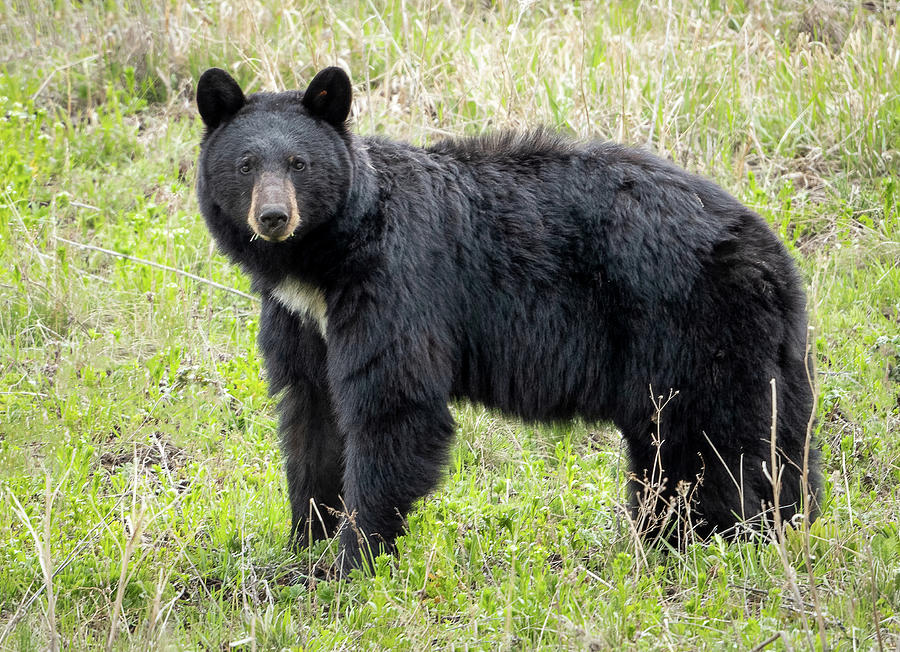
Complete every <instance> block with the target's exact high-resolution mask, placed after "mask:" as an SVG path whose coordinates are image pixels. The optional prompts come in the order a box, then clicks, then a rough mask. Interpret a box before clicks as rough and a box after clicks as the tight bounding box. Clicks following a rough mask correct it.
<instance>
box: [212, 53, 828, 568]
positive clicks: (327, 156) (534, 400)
mask: <svg viewBox="0 0 900 652" xmlns="http://www.w3.org/2000/svg"><path fill="white" fill-rule="evenodd" d="M335 70H337V69H326V70H325V71H323V72H322V73H320V74H319V75H318V76H317V78H316V80H314V81H313V82H312V84H311V86H310V88H311V89H315V90H316V91H317V94H316V96H315V97H312V98H308V97H307V95H308V94H309V91H308V92H307V95H304V94H303V93H298V92H286V93H276V94H267V93H257V94H254V95H251V96H249V97H248V98H246V99H244V98H243V94H241V98H242V99H243V101H242V102H240V105H239V106H235V102H234V99H235V97H236V94H235V93H234V89H233V87H232V86H231V85H230V84H228V83H227V82H225V81H223V79H222V77H221V74H224V73H221V71H219V72H217V73H215V74H214V75H213V76H212V80H211V83H209V84H205V83H204V79H207V77H208V76H210V74H211V73H206V74H205V75H204V77H203V78H202V79H201V82H200V87H199V88H198V99H199V98H203V99H202V102H201V103H200V108H201V113H202V115H203V117H204V120H205V121H206V124H207V126H208V129H207V132H206V134H205V136H204V138H203V142H202V147H201V153H200V162H199V177H198V184H197V188H198V194H199V199H200V206H201V209H202V211H203V215H204V217H205V218H206V221H207V224H208V226H209V228H210V230H211V232H212V233H213V235H214V237H215V239H216V241H217V242H218V244H219V246H220V247H221V249H222V250H223V251H224V252H225V253H226V254H227V255H228V256H230V257H231V259H232V260H234V261H235V262H237V263H239V264H240V265H242V266H243V268H244V269H245V270H246V271H247V273H249V274H250V275H251V276H252V278H253V283H254V287H255V289H256V291H258V292H259V293H260V295H261V296H262V302H263V307H262V320H261V330H260V337H259V343H260V346H261V348H262V351H263V354H264V356H265V361H266V366H267V369H268V372H269V376H270V382H271V387H272V391H273V392H281V391H283V394H282V398H281V435H282V442H283V448H284V454H285V459H286V470H287V476H288V486H289V493H290V499H291V507H292V510H293V531H294V535H295V536H296V537H297V541H298V542H299V543H300V544H301V545H304V544H306V543H307V542H308V541H309V540H310V536H311V537H312V538H313V539H316V538H320V537H322V536H325V535H330V534H332V533H333V532H334V530H335V528H336V527H337V526H338V524H339V523H338V519H337V518H335V517H334V516H333V515H332V513H331V512H329V511H328V510H327V509H326V507H331V508H335V509H345V508H346V510H348V511H349V513H350V514H351V519H350V520H351V521H352V524H353V527H348V528H345V529H344V530H343V532H342V534H341V546H342V549H343V550H344V552H345V553H346V555H347V560H348V561H349V562H350V564H351V565H359V564H360V562H361V560H362V559H363V557H364V554H365V551H364V548H365V547H364V546H361V545H360V541H361V538H360V537H359V536H358V535H364V536H365V537H367V538H368V540H369V542H370V544H373V543H379V542H380V543H383V544H384V548H385V549H387V550H390V548H391V546H392V544H393V542H394V539H395V537H396V536H397V535H398V533H399V532H400V531H401V529H402V526H403V519H404V515H405V514H406V513H407V512H408V511H409V509H410V508H411V507H412V505H413V503H414V502H415V501H416V500H417V499H419V498H421V497H422V496H424V495H425V494H426V493H428V492H429V491H430V490H431V489H432V488H433V487H434V486H435V484H436V483H437V482H438V480H439V478H440V475H441V472H442V469H443V467H444V463H445V461H446V457H447V451H448V448H449V447H450V445H451V442H452V438H453V433H454V423H453V419H452V417H451V415H450V412H449V410H448V408H447V403H448V401H449V400H450V399H453V398H457V397H466V398H469V399H471V400H474V401H478V402H480V403H483V404H485V405H487V406H491V407H495V408H499V409H501V410H504V411H506V412H509V413H511V414H515V415H518V416H520V417H522V418H525V419H533V420H556V419H566V418H571V417H574V416H576V415H577V416H581V417H584V418H585V419H588V420H607V421H612V422H613V423H614V424H615V425H616V426H617V427H618V428H619V429H620V430H621V431H622V434H623V436H624V437H625V441H626V442H627V446H628V452H629V457H630V460H631V470H632V473H633V479H632V481H631V482H630V489H631V496H632V504H633V508H634V514H635V516H636V517H637V518H638V520H639V527H640V528H641V530H642V531H643V532H644V533H646V534H651V535H652V534H655V533H657V532H658V531H659V530H660V528H661V527H662V521H663V520H664V519H662V518H661V517H664V516H665V514H666V513H671V511H669V512H667V510H671V508H675V512H674V513H675V515H676V516H678V515H680V516H681V517H682V518H688V517H689V519H690V522H691V524H692V525H693V526H695V531H696V532H698V533H699V534H700V535H708V534H710V533H712V532H726V533H728V532H732V533H733V532H734V529H733V528H734V526H735V524H736V522H738V521H740V520H741V519H742V518H743V519H748V520H750V521H751V522H752V521H753V520H754V519H758V517H759V514H760V513H761V512H762V511H764V510H767V509H771V504H772V502H773V491H772V483H771V482H770V480H769V479H768V477H767V474H770V473H771V457H770V448H769V440H770V425H771V413H772V407H771V405H772V394H771V387H770V379H774V380H775V386H776V389H777V408H778V419H777V443H778V451H779V454H778V461H777V465H778V467H780V472H781V486H780V501H779V502H780V505H781V506H782V510H781V516H782V518H784V519H789V518H791V517H792V516H793V515H795V514H796V513H797V511H798V507H799V505H800V504H801V500H802V492H801V479H800V478H801V473H800V471H799V467H801V466H802V464H803V455H804V442H805V435H806V428H807V422H808V420H809V418H810V412H811V410H812V407H813V395H812V392H811V389H810V384H809V381H808V377H807V373H808V372H807V364H808V360H807V355H806V323H807V322H806V312H805V299H804V294H803V290H802V287H801V283H800V280H799V278H798V275H797V272H796V270H795V267H794V265H793V264H792V262H791V259H790V257H789V255H788V254H787V252H786V251H785V249H784V247H783V246H782V244H781V243H780V242H779V241H778V239H777V238H776V237H775V235H774V234H773V233H772V231H771V230H770V229H769V227H768V226H767V225H766V223H765V222H764V221H763V220H762V219H761V218H760V217H759V216H758V215H756V214H754V213H753V212H751V211H750V210H748V209H747V208H745V207H744V206H742V205H741V204H740V203H738V202H737V201H735V200H734V199H733V198H732V197H730V196H729V195H728V194H726V193H725V192H724V191H722V190H721V189H720V188H718V187H717V186H716V185H714V184H713V183H711V182H709V181H707V180H704V179H702V178H699V177H696V176H693V175H690V174H688V173H686V172H685V171H683V170H681V169H679V168H676V167H674V166H673V165H671V164H669V163H667V162H665V161H662V160H660V159H658V158H656V157H654V156H651V155H649V154H646V153H642V152H640V151H635V150H631V149H627V148H624V147H621V146H618V145H613V144H609V143H589V144H575V143H572V142H569V141H567V140H564V139H562V138H560V137H558V136H554V135H551V134H548V133H546V132H544V131H537V132H534V133H531V134H526V135H510V134H502V135H496V136H489V137H483V138H474V139H466V140H449V141H446V142H442V143H438V144H436V145H434V146H433V147H430V148H427V149H421V148H418V147H413V146H411V145H407V144H404V143H397V142H392V141H388V140H383V139H378V138H361V137H358V136H356V135H353V134H352V133H350V132H349V131H348V130H347V129H346V128H345V124H344V123H345V120H346V117H347V113H348V111H349V101H350V85H349V80H348V79H347V77H346V75H345V74H344V73H343V72H342V71H340V73H339V74H338V73H337V72H335ZM234 86H235V87H236V84H235V85H234ZM218 89H224V91H219V90H218ZM322 89H325V90H327V91H328V92H327V93H325V94H324V95H323V94H321V92H320V91H321V90H322ZM217 93H218V95H217ZM217 100H218V101H217ZM311 108H312V110H311ZM208 116H213V117H212V119H210V118H209V117H208ZM248 152H250V153H252V154H253V155H254V156H257V157H259V158H261V159H262V161H263V163H264V165H265V166H268V167H267V169H269V170H284V169H285V164H284V161H286V160H293V158H292V157H302V159H303V160H304V161H306V162H307V165H306V167H305V169H304V170H302V171H300V172H296V171H289V172H283V174H285V175H291V176H290V177H289V178H290V180H291V182H292V183H293V184H294V188H295V189H296V197H297V205H298V207H299V213H300V226H299V227H298V228H297V230H296V231H295V232H294V235H293V236H292V237H290V238H289V239H287V240H285V241H283V242H279V243H274V242H266V241H264V240H261V239H254V238H253V233H252V232H251V230H250V227H249V226H248V224H247V219H246V216H247V213H248V209H249V205H250V200H251V194H252V190H251V188H252V183H253V181H252V175H249V176H248V175H242V174H240V173H238V172H236V170H235V165H236V163H235V162H236V161H237V160H238V159H239V158H240V157H241V156H242V155H244V154H246V153H248ZM286 278H287V279H291V281H290V282H292V283H295V285H294V286H291V287H302V288H303V292H300V293H296V292H295V293H294V294H293V295H291V296H299V295H303V296H313V295H315V296H318V297H319V298H320V299H322V300H324V304H323V308H324V314H325V315H327V326H325V327H324V337H323V328H320V325H319V324H318V323H317V322H316V320H315V319H313V318H312V317H311V316H310V315H312V314H315V310H312V309H310V310H309V311H306V310H304V309H303V306H302V305H299V304H291V303H290V302H289V301H287V302H286V301H285V299H284V296H283V295H284V293H283V292H282V294H281V295H279V292H281V290H279V289H278V288H284V287H286V286H284V285H280V284H283V283H284V282H285V279H286ZM297 281H302V282H303V284H304V285H302V286H300V285H296V282H297ZM279 296H281V298H278V297H279ZM301 303H302V302H301ZM308 303H309V305H317V304H315V301H313V300H310V301H309V302H308ZM287 306H290V309H289V308H288V307H287ZM298 306H299V307H298ZM651 388H652V392H653V395H655V396H656V397H658V396H665V397H668V396H669V394H670V391H675V392H677V394H676V395H675V396H674V398H672V399H671V400H670V401H669V402H668V403H667V404H666V406H665V408H664V409H662V411H661V413H658V412H657V409H656V408H655V406H654V400H658V399H656V398H654V397H653V396H651ZM654 440H656V441H657V444H658V445H656V444H654ZM660 467H661V472H660ZM663 478H664V479H663ZM661 479H662V480H661ZM660 480H661V481H660ZM809 481H810V484H809V487H810V491H811V493H812V495H813V500H814V499H815V496H816V495H817V494H818V491H819V487H820V478H819V474H818V471H817V456H816V451H815V450H813V451H812V452H811V458H810V477H809ZM645 483H649V485H652V487H651V489H653V490H655V491H656V492H657V494H654V493H653V491H651V490H650V489H648V488H647V484H645ZM679 483H682V484H681V487H680V488H681V490H682V493H683V494H684V495H685V496H687V499H686V500H681V501H679V500H678V499H677V494H678V487H679ZM738 487H741V490H740V491H739V489H738ZM654 496H657V498H654ZM741 496H742V497H743V500H741ZM342 500H343V502H342ZM313 503H315V505H313ZM641 503H643V504H645V505H646V506H648V507H649V519H648V518H646V517H647V516H648V514H644V516H643V517H641V516H640V509H639V506H640V504H641ZM679 504H680V505H681V508H680V509H679V508H678V505H679ZM685 505H689V506H690V510H689V511H686V510H685V509H684V507H685ZM316 510H317V511H318V514H316V513H315V512H316ZM310 514H312V520H311V521H310V520H309V516H310ZM319 514H321V516H322V517H323V518H324V521H325V529H324V530H323V529H322V527H321V524H320V520H319Z"/></svg>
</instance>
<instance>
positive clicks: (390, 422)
mask: <svg viewBox="0 0 900 652" xmlns="http://www.w3.org/2000/svg"><path fill="white" fill-rule="evenodd" d="M376 391H377V390H376ZM372 398H373V399H374V397H372ZM379 398H380V397H379ZM377 402H379V403H382V401H377ZM453 433H454V423H453V418H452V417H451V416H450V412H449V410H448V409H447V402H446V399H443V398H441V399H433V400H431V401H421V402H420V401H416V400H414V399H412V398H406V399H404V400H394V401H386V402H384V404H383V406H382V409H381V410H380V412H379V414H377V415H372V416H369V417H367V418H365V419H362V420H360V421H359V422H358V423H356V424H354V426H352V427H350V428H349V429H348V431H347V433H346V437H347V438H346V453H345V460H344V463H345V476H344V477H345V482H344V501H345V503H346V509H347V512H348V518H347V523H346V524H345V526H344V529H343V530H342V532H341V552H342V559H340V560H339V562H338V563H339V568H340V570H341V571H343V572H346V571H348V570H350V569H352V568H359V567H369V568H373V566H372V562H373V561H374V558H375V556H377V555H378V554H380V553H382V552H385V553H391V552H393V550H394V542H395V539H396V538H397V536H398V535H399V534H400V533H401V531H402V529H403V526H404V522H405V517H406V514H407V513H408V512H409V510H410V508H411V507H412V505H413V503H414V502H415V501H416V500H418V499H419V498H422V497H423V496H425V495H426V494H427V493H428V492H429V491H431V490H432V489H433V488H434V487H435V485H436V484H437V482H438V480H439V479H440V476H441V473H442V470H443V468H444V466H445V462H446V458H447V450H448V448H449V445H450V443H451V441H452V437H453Z"/></svg>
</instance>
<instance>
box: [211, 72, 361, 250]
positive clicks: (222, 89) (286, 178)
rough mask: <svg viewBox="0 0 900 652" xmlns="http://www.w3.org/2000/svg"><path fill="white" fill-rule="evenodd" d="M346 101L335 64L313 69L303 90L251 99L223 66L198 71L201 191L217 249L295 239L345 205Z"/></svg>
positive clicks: (345, 82)
mask: <svg viewBox="0 0 900 652" xmlns="http://www.w3.org/2000/svg"><path fill="white" fill-rule="evenodd" d="M350 100H351V86H350V79H349V78H348V77H347V73H345V72H344V71H343V70H341V69H340V68H333V67H332V68H325V69H324V70H322V71H321V72H319V73H318V74H317V75H316V76H315V78H314V79H313V80H312V82H311V83H310V84H309V87H308V88H307V89H306V91H305V92H300V91H287V92H283V93H255V94H252V95H249V96H245V95H244V92H243V91H242V90H241V87H240V86H239V85H238V83H237V82H236V81H235V80H234V79H233V78H232V77H231V75H229V74H228V73H227V72H225V71H224V70H221V69H219V68H210V69H209V70H207V71H206V72H204V73H203V75H202V76H201V77H200V81H199V82H198V84H197V107H198V109H199V111H200V117H201V118H202V119H203V122H204V124H205V125H206V133H205V134H204V136H203V141H202V144H201V153H200V167H199V174H198V181H197V184H198V195H199V199H200V206H201V209H202V210H203V213H204V216H205V217H206V219H207V222H208V223H209V226H210V229H211V230H212V231H213V235H215V236H216V238H217V240H219V242H220V244H222V245H223V246H224V247H225V248H226V249H228V248H234V247H235V246H236V243H241V246H242V247H246V246H249V243H250V242H251V241H253V240H255V239H256V238H257V237H259V238H262V239H263V240H264V241H267V242H268V243H281V242H284V241H286V240H288V239H290V238H294V239H298V238H301V237H302V235H303V234H304V233H307V232H309V231H310V230H312V229H314V228H316V227H317V226H319V225H321V224H322V223H324V222H326V221H327V220H329V219H330V218H331V217H333V216H334V215H335V214H337V213H338V212H339V211H340V210H341V209H342V206H343V204H344V203H345V202H346V200H347V195H348V193H349V186H350V182H351V170H350V160H349V157H350V154H349V143H350V134H349V131H348V129H347V117H348V115H349V113H350Z"/></svg>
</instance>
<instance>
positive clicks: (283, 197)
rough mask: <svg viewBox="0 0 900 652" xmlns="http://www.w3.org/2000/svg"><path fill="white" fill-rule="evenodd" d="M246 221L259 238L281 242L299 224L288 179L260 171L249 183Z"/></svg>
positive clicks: (294, 198) (289, 235) (298, 215)
mask: <svg viewBox="0 0 900 652" xmlns="http://www.w3.org/2000/svg"><path fill="white" fill-rule="evenodd" d="M247 223H248V224H249V225H250V228H251V229H253V232H254V233H255V234H256V235H258V236H259V237H261V238H262V239H263V240H268V241H270V242H281V241H282V240H286V239H287V238H289V237H291V236H292V235H293V234H294V231H295V230H296V229H297V227H298V226H299V225H300V214H299V212H298V211H297V198H296V196H295V195H294V185H293V184H292V183H291V181H290V179H288V178H286V177H284V176H282V175H278V174H272V173H264V174H262V175H261V176H260V178H259V179H258V180H257V182H256V184H255V185H254V186H253V196H252V199H251V201H250V213H249V215H247Z"/></svg>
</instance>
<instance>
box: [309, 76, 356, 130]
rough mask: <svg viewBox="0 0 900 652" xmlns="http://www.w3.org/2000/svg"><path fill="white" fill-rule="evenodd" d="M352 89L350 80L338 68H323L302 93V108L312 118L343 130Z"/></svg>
mask: <svg viewBox="0 0 900 652" xmlns="http://www.w3.org/2000/svg"><path fill="white" fill-rule="evenodd" d="M352 95H353V89H352V87H351V86H350V78H349V77H348V76H347V73H345V72H344V71H343V70H341V69H340V68H336V67H334V66H332V67H330V68H325V69H324V70H321V71H319V73H318V74H317V75H316V76H315V77H314V78H313V80H312V81H311V82H310V83H309V87H307V89H306V91H305V92H304V93H303V106H304V107H306V110H307V111H309V114H310V115H311V116H313V117H314V118H321V119H322V120H324V121H325V122H327V123H328V124H330V125H331V126H333V127H334V128H336V129H338V130H344V129H346V127H347V124H346V123H347V116H349V115H350V99H351V97H352Z"/></svg>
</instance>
